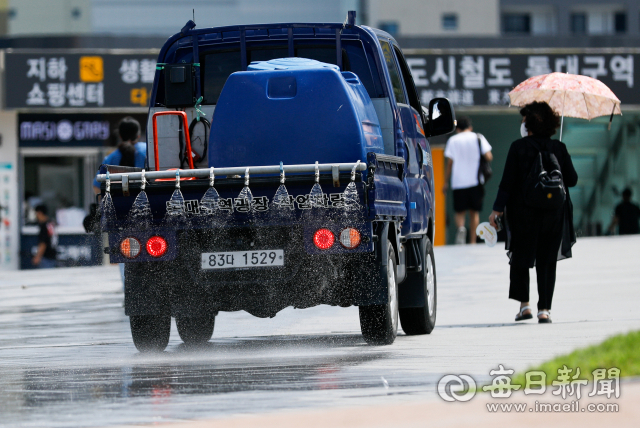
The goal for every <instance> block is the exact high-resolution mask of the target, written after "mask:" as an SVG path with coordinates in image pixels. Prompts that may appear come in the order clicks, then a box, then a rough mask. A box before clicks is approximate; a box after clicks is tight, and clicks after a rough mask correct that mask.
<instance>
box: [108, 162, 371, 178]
mask: <svg viewBox="0 0 640 428" xmlns="http://www.w3.org/2000/svg"><path fill="white" fill-rule="evenodd" d="M335 167H337V168H338V170H339V171H349V172H351V171H352V170H354V169H357V170H358V171H364V170H366V169H367V165H366V164H364V163H362V162H359V161H358V162H357V163H356V162H353V163H339V164H330V163H322V164H306V165H283V166H280V165H271V166H252V167H246V166H237V167H231V168H213V170H214V171H215V174H216V175H217V176H218V177H219V176H221V175H243V174H245V173H246V172H247V171H249V170H250V171H251V174H280V172H281V171H285V172H286V173H287V174H291V173H298V172H310V173H315V171H316V169H317V170H318V171H319V172H331V171H332V168H335ZM123 176H127V177H128V179H129V181H133V180H141V179H142V177H143V173H142V172H130V173H118V174H110V175H109V179H110V180H111V181H112V182H113V181H122V177H123ZM175 176H176V170H173V171H146V172H144V178H146V179H148V180H149V179H150V180H155V179H157V178H175ZM180 177H184V178H190V177H196V178H210V177H211V168H199V169H181V170H180ZM97 179H98V181H99V182H101V183H103V182H105V181H107V174H98V177H97Z"/></svg>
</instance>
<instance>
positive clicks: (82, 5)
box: [8, 0, 91, 35]
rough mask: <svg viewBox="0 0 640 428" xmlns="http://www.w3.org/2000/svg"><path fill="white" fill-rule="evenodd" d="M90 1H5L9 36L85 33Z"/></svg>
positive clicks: (89, 20) (89, 22) (88, 30)
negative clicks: (7, 3)
mask: <svg viewBox="0 0 640 428" xmlns="http://www.w3.org/2000/svg"><path fill="white" fill-rule="evenodd" d="M90 30H91V0H9V18H8V34H9V35H30V34H87V33H89V32H90Z"/></svg>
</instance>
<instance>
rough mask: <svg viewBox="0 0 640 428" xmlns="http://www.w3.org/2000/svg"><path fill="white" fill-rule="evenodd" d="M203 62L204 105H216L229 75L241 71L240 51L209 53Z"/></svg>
mask: <svg viewBox="0 0 640 428" xmlns="http://www.w3.org/2000/svg"><path fill="white" fill-rule="evenodd" d="M201 62H202V64H203V65H202V75H201V80H202V98H203V101H202V103H203V104H216V103H217V102H218V97H219V96H220V92H222V87H223V86H224V83H225V82H226V81H227V78H228V77H229V75H230V74H231V73H235V72H236V71H240V50H239V49H237V50H233V51H226V52H224V51H218V52H213V53H209V54H206V55H204V61H202V60H201Z"/></svg>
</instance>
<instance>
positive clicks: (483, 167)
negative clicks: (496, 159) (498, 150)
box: [476, 133, 493, 184]
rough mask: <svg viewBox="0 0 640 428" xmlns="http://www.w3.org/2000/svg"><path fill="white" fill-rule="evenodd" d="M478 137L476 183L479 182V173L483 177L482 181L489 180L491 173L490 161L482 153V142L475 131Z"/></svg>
mask: <svg viewBox="0 0 640 428" xmlns="http://www.w3.org/2000/svg"><path fill="white" fill-rule="evenodd" d="M476 137H478V149H479V150H480V166H479V167H478V184H480V183H481V181H480V175H481V174H482V176H483V177H484V182H485V183H486V182H487V181H489V179H490V178H491V176H492V175H493V169H491V162H489V161H488V160H487V159H486V158H485V157H484V155H483V154H482V142H481V141H480V134H478V133H476Z"/></svg>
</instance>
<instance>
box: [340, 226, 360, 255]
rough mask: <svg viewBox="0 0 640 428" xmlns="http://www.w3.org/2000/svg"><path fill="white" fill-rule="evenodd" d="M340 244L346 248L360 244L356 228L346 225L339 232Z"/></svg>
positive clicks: (350, 248) (352, 247)
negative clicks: (346, 226)
mask: <svg viewBox="0 0 640 428" xmlns="http://www.w3.org/2000/svg"><path fill="white" fill-rule="evenodd" d="M339 239H340V244H341V245H342V246H343V247H344V248H346V249H347V250H353V249H354V248H356V247H357V246H358V245H360V241H361V238H360V232H358V230H357V229H354V228H352V227H348V228H346V229H344V230H343V231H342V232H340V238H339Z"/></svg>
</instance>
